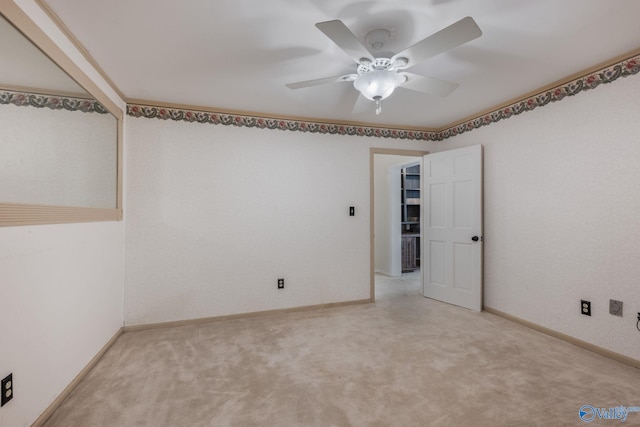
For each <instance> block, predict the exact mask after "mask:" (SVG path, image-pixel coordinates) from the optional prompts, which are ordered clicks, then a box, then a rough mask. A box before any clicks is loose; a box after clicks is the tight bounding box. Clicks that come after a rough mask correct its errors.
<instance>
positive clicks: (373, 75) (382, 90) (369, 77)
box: [353, 70, 406, 101]
mask: <svg viewBox="0 0 640 427" xmlns="http://www.w3.org/2000/svg"><path fill="white" fill-rule="evenodd" d="M405 81H406V77H405V76H403V75H401V74H399V73H397V72H396V71H389V70H374V71H371V72H369V73H366V74H361V75H359V76H358V77H357V78H356V79H355V80H354V82H353V86H354V87H355V88H356V89H357V90H358V91H360V93H361V94H362V95H363V96H364V97H365V98H367V99H370V100H372V101H376V100H381V99H385V98H387V97H388V96H389V95H391V94H392V93H393V91H394V90H395V89H396V88H397V87H398V86H400V85H401V84H402V83H404V82H405Z"/></svg>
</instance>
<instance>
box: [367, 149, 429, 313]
mask: <svg viewBox="0 0 640 427" xmlns="http://www.w3.org/2000/svg"><path fill="white" fill-rule="evenodd" d="M376 154H390V155H395V156H409V157H422V156H424V155H426V154H429V152H428V151H421V150H402V149H395V148H375V147H372V148H370V149H369V175H370V176H369V191H370V195H369V215H370V218H369V280H370V300H371V302H375V300H376V297H375V256H376V248H375V237H374V233H375V214H374V211H375V186H374V181H375V170H374V169H375V168H374V157H375V155H376Z"/></svg>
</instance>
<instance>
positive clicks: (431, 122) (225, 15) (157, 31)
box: [45, 0, 640, 128]
mask: <svg viewBox="0 0 640 427" xmlns="http://www.w3.org/2000/svg"><path fill="white" fill-rule="evenodd" d="M45 2H46V3H47V4H48V5H49V6H50V7H51V8H52V9H53V10H54V12H55V13H56V14H57V15H58V16H59V17H60V19H61V20H62V21H63V22H64V24H65V25H66V26H67V27H68V28H69V29H70V31H71V32H72V33H73V34H74V35H75V36H76V37H77V38H78V39H79V40H80V42H81V43H82V44H83V45H84V46H85V47H86V48H87V50H88V51H89V52H90V53H91V55H92V56H93V57H94V58H95V60H96V61H97V63H98V64H99V65H100V66H101V67H102V68H103V69H104V71H105V72H106V73H107V75H108V76H109V77H110V78H111V79H112V80H113V81H114V83H115V84H116V85H117V87H118V88H119V89H120V90H121V91H122V92H123V93H124V95H125V96H126V97H127V98H129V99H146V100H151V101H158V102H165V103H179V104H188V105H195V106H203V107H209V108H220V109H226V110H236V111H246V112H254V113H261V114H264V115H278V116H288V117H302V118H313V119H318V120H329V121H332V120H335V121H354V122H364V123H370V124H381V125H388V126H417V127H421V128H440V127H443V126H445V125H447V124H450V123H453V122H455V121H457V120H461V119H463V118H466V117H468V116H471V115H473V114H474V113H478V112H480V111H482V110H485V109H488V108H491V107H493V106H496V105H498V104H501V103H503V102H506V101H508V100H510V99H512V98H515V97H518V96H521V95H523V94H525V93H527V92H530V91H532V90H535V89H537V88H539V87H542V86H544V85H547V84H549V83H552V82H555V81H557V80H560V79H563V78H565V77H567V76H569V75H572V74H574V73H577V72H579V71H581V70H584V69H587V68H589V67H592V66H594V65H597V64H599V63H601V62H604V61H607V60H610V59H612V58H614V57H617V56H619V55H622V54H625V53H627V52H630V51H633V50H635V49H638V48H640V25H638V17H639V16H640V1H638V0H615V1H613V0H536V1H534V0H420V1H413V0H406V1H389V0H387V1H352V0H347V1H345V0H268V1H265V0H233V1H230V0H215V1H213V0H180V1H171V0H110V1H103V0H45ZM465 16H471V17H473V18H474V19H475V21H476V22H477V24H478V26H479V27H480V28H481V29H482V31H483V35H482V37H480V38H478V39H476V40H473V41H471V42H469V43H467V44H464V45H462V46H460V47H458V48H455V49H453V50H451V51H448V52H445V53H442V54H440V55H438V56H435V57H433V58H431V59H429V60H427V61H425V62H423V63H422V64H419V65H417V66H415V67H413V68H412V69H410V70H409V71H411V72H414V73H416V74H424V75H428V76H432V77H437V78H440V79H444V80H450V81H454V82H458V83H460V86H459V87H458V88H457V89H456V90H455V91H454V92H453V93H452V94H451V95H449V97H447V98H440V97H438V96H431V95H425V94H420V93H416V92H413V91H409V90H397V91H396V92H395V93H394V94H393V95H392V96H391V97H389V98H388V99H387V100H385V101H383V114H382V115H380V116H376V115H375V113H374V109H373V108H371V109H370V110H369V111H367V112H365V113H360V114H352V107H353V104H354V102H355V100H356V97H357V95H358V93H357V92H356V90H355V89H354V88H353V86H352V84H351V83H336V84H332V85H325V86H317V87H311V88H305V89H298V90H291V89H288V88H287V87H285V83H291V82H297V81H301V80H310V79H315V78H321V77H327V76H334V75H340V74H348V73H353V72H354V71H355V63H354V62H353V61H352V60H351V59H350V58H349V57H348V56H347V55H346V54H345V53H344V52H342V51H341V50H340V49H338V48H337V47H336V46H335V44H334V43H333V42H332V41H331V40H329V39H328V38H327V37H326V36H325V35H324V34H322V33H321V32H320V31H319V30H318V29H317V28H316V27H315V26H314V24H315V23H317V22H322V21H327V20H332V19H340V20H342V21H343V22H344V23H345V24H346V25H347V26H348V27H349V28H350V29H351V30H352V32H353V33H354V34H355V35H356V36H358V37H359V38H361V39H362V38H363V37H364V35H365V34H366V33H367V32H368V31H370V30H372V29H375V28H386V29H388V30H390V31H391V33H392V41H391V45H390V49H391V50H392V51H400V50H402V49H404V48H406V47H408V46H410V45H411V44H413V43H415V42H417V41H419V40H421V39H423V38H425V37H427V36H429V35H430V34H432V33H434V32H436V31H438V30H440V29H442V28H444V27H446V26H448V25H450V24H452V23H454V22H456V21H458V20H460V19H461V18H464V17H465Z"/></svg>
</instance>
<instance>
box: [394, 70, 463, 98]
mask: <svg viewBox="0 0 640 427" xmlns="http://www.w3.org/2000/svg"><path fill="white" fill-rule="evenodd" d="M402 74H404V75H405V76H407V77H408V79H407V82H406V83H403V84H402V86H400V87H403V88H405V89H411V90H415V91H417V92H423V93H428V94H432V95H440V96H442V97H445V96H447V95H449V94H450V93H451V92H453V90H454V89H455V88H457V87H458V86H460V85H459V84H458V83H454V82H448V81H446V80H440V79H436V78H434V77H427V76H419V75H417V74H412V73H402Z"/></svg>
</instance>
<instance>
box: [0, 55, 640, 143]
mask: <svg viewBox="0 0 640 427" xmlns="http://www.w3.org/2000/svg"><path fill="white" fill-rule="evenodd" d="M638 72H640V55H638V56H635V57H632V58H629V59H626V60H623V61H620V62H618V63H616V64H614V65H611V66H608V67H605V68H603V69H601V70H599V71H596V72H594V73H590V74H587V75H585V76H583V77H580V78H578V79H576V80H573V81H571V82H569V83H566V84H562V85H559V86H556V87H554V88H552V89H549V90H547V91H545V92H542V93H539V94H537V95H534V96H531V97H529V98H526V99H523V100H521V101H518V102H515V103H513V104H510V105H508V106H506V107H503V108H499V109H496V110H494V111H491V112H489V113H487V114H484V115H482V116H479V117H476V118H474V119H471V120H468V121H466V122H464V123H461V124H458V125H455V126H452V127H447V128H444V129H442V130H439V131H426V130H425V131H420V130H405V129H392V128H385V127H375V126H357V125H344V124H330V123H317V122H311V121H300V120H289V119H274V118H268V117H259V116H249V115H241V114H227V113H218V112H206V111H198V110H190V109H181V108H169V107H158V106H150V105H139V104H127V114H128V115H130V116H133V117H146V118H157V119H161V120H173V121H185V122H194V123H211V124H217V125H218V124H219V125H226V126H244V127H256V128H260V129H279V130H288V131H294V132H310V133H326V134H338V135H358V136H369V137H377V138H390V139H401V140H418V141H442V140H445V139H447V138H451V137H453V136H456V135H459V134H461V133H465V132H469V131H471V130H473V129H477V128H480V127H482V126H487V125H489V124H491V123H496V122H498V121H500V120H503V119H508V118H510V117H513V116H517V115H518V114H522V113H524V112H525V111H531V110H533V109H535V108H538V107H542V106H545V105H547V104H549V103H551V102H556V101H560V100H562V99H564V98H565V97H567V96H573V95H576V94H578V93H580V92H583V91H586V90H589V89H594V88H596V87H598V86H600V85H601V84H605V83H611V82H613V81H615V80H617V79H619V78H620V77H627V76H631V75H635V74H638ZM0 102H1V101H0Z"/></svg>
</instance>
